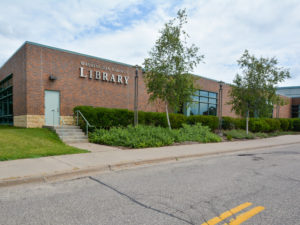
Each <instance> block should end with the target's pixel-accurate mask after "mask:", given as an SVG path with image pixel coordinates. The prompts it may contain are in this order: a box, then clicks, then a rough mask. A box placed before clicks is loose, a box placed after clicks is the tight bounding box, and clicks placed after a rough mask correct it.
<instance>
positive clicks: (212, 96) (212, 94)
mask: <svg viewBox="0 0 300 225" xmlns="http://www.w3.org/2000/svg"><path fill="white" fill-rule="evenodd" d="M209 97H210V98H217V93H213V92H209Z"/></svg>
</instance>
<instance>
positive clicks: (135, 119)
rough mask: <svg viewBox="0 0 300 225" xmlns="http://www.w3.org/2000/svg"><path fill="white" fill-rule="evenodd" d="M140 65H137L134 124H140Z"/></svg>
mask: <svg viewBox="0 0 300 225" xmlns="http://www.w3.org/2000/svg"><path fill="white" fill-rule="evenodd" d="M138 75H139V66H138V65H136V66H135V77H134V126H137V125H138V121H139V119H138V116H139V114H138V97H139V76H138Z"/></svg>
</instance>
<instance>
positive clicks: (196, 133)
mask: <svg viewBox="0 0 300 225" xmlns="http://www.w3.org/2000/svg"><path fill="white" fill-rule="evenodd" d="M89 139H90V141H91V142H93V143H98V144H105V145H113V146H125V147H129V148H146V147H160V146H166V145H171V144H173V143H175V142H185V141H195V142H203V143H206V142H218V141H221V138H220V137H219V136H218V135H216V134H213V133H211V132H210V129H209V128H208V127H206V126H202V125H201V124H196V125H194V126H191V125H185V124H184V125H183V127H182V128H180V129H173V130H170V129H168V128H163V127H154V126H145V125H138V126H136V127H133V126H132V125H130V126H128V127H126V128H125V127H112V128H111V129H110V130H106V129H96V130H95V131H94V132H92V133H90V135H89Z"/></svg>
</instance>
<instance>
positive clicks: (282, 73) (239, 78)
mask: <svg viewBox="0 0 300 225" xmlns="http://www.w3.org/2000/svg"><path fill="white" fill-rule="evenodd" d="M237 62H238V65H239V67H240V69H241V70H242V75H239V74H237V75H236V77H235V79H234V80H233V83H234V84H233V85H232V89H231V92H230V96H231V99H232V100H231V101H230V102H229V104H231V105H232V110H234V111H235V112H236V114H239V115H241V116H244V117H246V130H247V134H248V123H249V117H270V116H271V115H272V110H273V107H274V105H276V104H277V105H278V104H281V105H282V104H285V102H284V101H282V100H281V99H280V97H279V96H278V95H276V87H275V85H277V84H278V83H280V82H282V81H284V80H285V79H286V78H289V77H290V72H289V70H287V69H284V68H282V67H278V66H277V64H278V61H277V59H276V58H275V57H272V58H263V57H260V58H256V57H255V56H254V55H250V54H249V52H248V50H245V51H244V53H243V55H242V57H241V58H240V59H239V60H238V61H237Z"/></svg>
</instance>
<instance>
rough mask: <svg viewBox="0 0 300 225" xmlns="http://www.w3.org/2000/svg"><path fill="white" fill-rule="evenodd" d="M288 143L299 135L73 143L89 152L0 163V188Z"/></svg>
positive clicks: (297, 140) (291, 142)
mask: <svg viewBox="0 0 300 225" xmlns="http://www.w3.org/2000/svg"><path fill="white" fill-rule="evenodd" d="M290 144H300V135H286V136H279V137H273V138H266V139H257V140H249V141H234V142H222V143H208V144H191V145H178V146H167V147H160V148H147V149H135V150H121V149H119V148H115V147H108V146H103V145H96V144H90V143H84V144H73V146H75V147H78V148H82V149H87V150H90V151H91V153H85V154H75V155H62V156H52V157H42V158H35V159H20V160H12V161H3V162H0V187H1V186H9V185H16V184H22V183H30V182H48V181H54V180H59V179H65V178H75V177H80V176H85V175H88V174H90V173H95V172H103V171H109V170H114V169H120V168H122V167H132V166H136V165H142V164H151V163H157V162H164V161H175V160H178V159H182V158H192V157H201V156H205V155H214V154H220V153H230V152H236V151H244V150H250V149H259V148H267V147H273V146H280V145H290Z"/></svg>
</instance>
